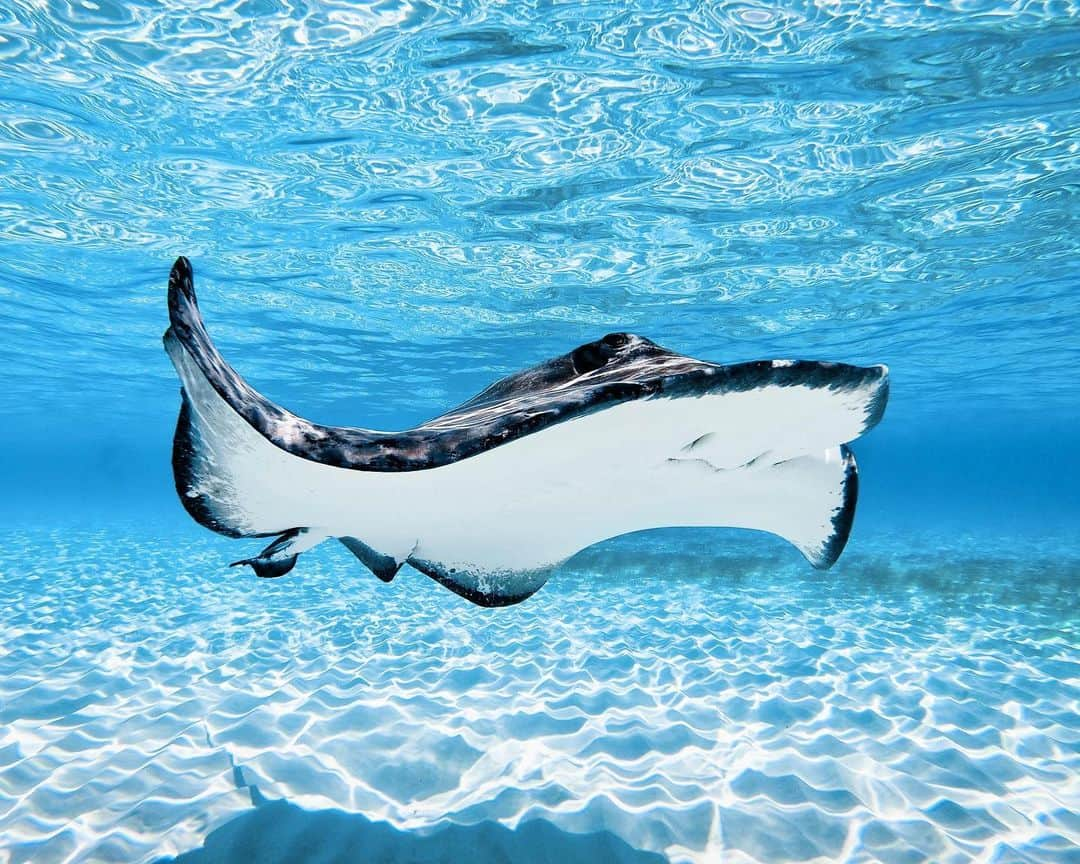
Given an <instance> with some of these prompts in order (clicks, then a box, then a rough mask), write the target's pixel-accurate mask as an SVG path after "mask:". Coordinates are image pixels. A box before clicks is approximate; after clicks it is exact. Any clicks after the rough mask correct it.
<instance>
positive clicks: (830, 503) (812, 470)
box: [165, 258, 888, 606]
mask: <svg viewBox="0 0 1080 864" xmlns="http://www.w3.org/2000/svg"><path fill="white" fill-rule="evenodd" d="M169 319H170V327H169V329H168V330H167V331H166V333H165V348H166V350H167V351H168V354H169V356H170V358H171V359H172V361H173V364H174V366H175V367H176V371H177V373H178V374H179V376H180V380H181V382H182V385H183V387H182V390H181V397H182V404H181V408H180V417H179V421H178V423H177V427H176V436H175V439H174V442H173V471H174V475H175V479H176V489H177V492H178V494H179V496H180V500H181V501H182V502H183V503H184V506H185V507H186V508H187V510H188V512H189V513H190V514H191V516H192V517H193V518H194V519H195V520H196V521H198V522H199V523H201V524H202V525H205V526H206V527H207V528H210V529H212V530H214V531H217V532H219V533H222V534H225V535H227V536H230V537H268V536H273V537H275V539H274V540H273V542H272V543H270V545H269V546H267V547H266V548H265V549H264V550H263V551H262V552H260V553H259V554H258V555H255V556H253V557H251V558H247V559H244V560H242V561H238V562H236V563H237V564H247V565H250V566H251V567H252V568H253V569H254V571H255V572H256V573H257V574H258V575H259V576H281V575H283V574H285V573H287V572H288V571H289V570H291V569H292V567H293V566H294V564H295V563H296V560H297V556H298V555H300V554H301V553H302V552H304V551H305V550H307V549H310V548H311V547H313V546H315V545H316V544H318V543H320V542H322V541H323V540H326V539H328V538H331V537H336V538H338V539H339V540H340V541H341V542H342V543H343V544H344V545H345V546H346V548H348V549H349V550H350V551H351V552H352V553H353V554H354V555H355V556H356V557H357V559H359V560H360V561H361V562H362V563H363V564H364V565H365V566H366V567H368V568H369V569H370V570H371V571H372V572H373V573H375V575H376V576H378V577H379V578H380V579H382V580H384V581H387V582H388V581H390V580H391V579H392V578H393V577H394V575H395V574H396V573H397V572H398V570H399V569H400V568H401V567H402V566H403V565H404V564H405V563H408V564H410V565H412V566H413V567H415V568H417V569H418V570H420V571H421V572H423V573H426V574H427V575H429V576H431V577H432V578H434V579H436V580H438V581H439V582H441V583H442V584H443V585H445V586H447V587H448V588H450V589H451V590H453V591H455V592H456V593H458V594H460V595H461V596H463V597H466V598H467V599H469V600H471V601H473V602H474V603H478V604H480V605H484V606H505V605H509V604H512V603H517V602H520V601H521V600H524V599H525V598H526V597H528V596H529V595H531V594H532V593H534V592H535V591H536V590H538V589H539V588H540V587H541V586H542V585H543V584H544V582H545V581H546V579H547V576H548V574H549V572H550V570H551V568H552V567H553V566H555V565H557V564H558V563H560V562H561V561H563V560H565V559H566V558H568V557H570V556H571V555H573V554H574V553H575V552H577V551H578V550H580V549H582V548H585V547H586V546H589V545H592V544H593V543H596V542H598V541H600V540H603V539H605V538H608V537H613V536H617V535H619V534H624V533H627V532H630V531H638V530H642V529H645V528H654V527H662V526H730V527H739V528H752V529H758V530H762V531H768V532H771V533H774V534H777V535H779V536H781V537H784V538H785V539H787V540H788V541H790V542H791V543H792V544H793V545H795V546H796V547H797V548H798V549H799V551H801V552H802V554H803V555H804V556H805V557H806V558H807V559H808V560H809V561H810V563H811V564H813V565H814V566H815V567H819V568H827V567H830V566H832V564H833V563H835V561H836V560H837V558H839V556H840V553H841V552H842V551H843V549H844V546H845V544H846V543H847V540H848V536H849V534H850V532H851V526H852V520H853V518H854V515H855V502H856V498H857V494H858V474H857V469H856V465H855V457H854V455H853V454H852V452H851V450H850V449H849V448H848V447H847V446H846V443H847V442H850V441H852V440H854V439H855V438H857V437H859V436H860V435H861V434H863V433H864V432H865V431H867V430H868V429H870V428H871V427H873V426H874V425H875V424H876V423H877V422H878V421H879V420H880V419H881V416H882V414H883V413H884V410H885V403H886V401H887V399H888V370H887V369H886V368H885V367H884V366H870V367H859V366H849V365H846V364H843V363H824V362H816V361H805V360H764V361H756V362H751V363H736V364H731V365H717V364H713V363H706V362H703V361H700V360H694V359H692V358H690V357H684V356H682V355H681V354H676V353H674V352H672V351H668V350H667V349H665V348H661V347H660V346H659V345H656V344H655V343H653V342H650V341H649V340H648V339H644V338H642V337H640V336H635V335H633V334H629V333H612V334H609V335H607V336H604V337H603V338H602V339H598V340H597V341H595V342H589V343H587V344H585V345H582V346H580V347H578V348H575V349H574V350H573V351H571V352H570V353H569V354H564V355H563V356H561V357H556V358H554V359H552V360H549V361H547V362H545V363H541V364H540V365H538V366H535V367H533V368H531V369H526V370H525V371H523V372H518V373H517V374H515V375H511V376H509V377H507V378H504V379H502V380H501V381H498V382H496V383H494V384H492V385H491V386H490V387H488V388H487V389H486V390H484V391H483V392H482V393H480V394H479V395H477V396H476V397H474V398H473V399H470V400H469V401H468V402H466V403H464V404H463V405H460V406H458V407H457V408H454V409H453V410H451V411H449V412H447V413H446V414H442V415H440V416H438V417H436V418H434V419H433V420H430V421H428V422H427V423H424V424H423V425H421V426H417V427H416V428H414V429H409V430H406V431H402V432H378V431H374V430H370V429H360V428H352V427H339V426H323V425H319V424H317V423H312V422H310V421H308V420H305V419H303V418H302V417H298V416H296V415H295V414H292V413H290V412H289V411H287V410H285V409H284V408H281V407H280V406H278V405H275V404H274V403H273V402H271V401H270V400H269V399H267V398H266V397H265V396H263V395H261V394H260V393H257V392H256V391H255V390H254V389H252V388H251V387H250V386H249V385H248V384H247V382H245V381H244V379H243V378H241V377H240V376H239V375H238V374H237V373H236V372H235V371H234V370H233V369H232V367H231V366H229V365H228V364H227V363H226V362H225V360H224V359H223V358H222V357H221V355H220V354H219V353H218V351H217V349H216V348H215V347H214V345H213V343H212V342H211V341H210V337H209V335H208V333H207V331H206V328H205V326H204V324H203V320H202V315H201V314H200V312H199V307H198V304H197V302H196V298H195V288H194V281H193V274H192V269H191V264H190V263H189V262H188V260H187V259H186V258H180V259H178V260H177V261H176V264H175V265H174V266H173V269H172V273H171V274H170V277H169Z"/></svg>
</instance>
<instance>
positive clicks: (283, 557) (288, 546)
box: [229, 528, 327, 579]
mask: <svg viewBox="0 0 1080 864" xmlns="http://www.w3.org/2000/svg"><path fill="white" fill-rule="evenodd" d="M326 537H327V535H326V534H324V533H321V532H318V531H313V530H312V529H310V528H292V529H290V530H288V531H286V532H284V533H283V534H280V535H278V537H277V538H275V539H274V542H273V543H271V544H270V545H269V546H267V547H266V548H265V549H263V550H262V552H260V553H259V554H258V555H256V556H255V557H254V558H244V559H242V560H240V561H233V562H232V563H231V564H230V565H229V566H230V567H239V566H241V565H243V564H246V565H248V566H249V567H250V568H251V569H252V570H254V571H255V575H256V576H258V577H259V578H261V579H276V578H277V577H278V576H284V575H285V574H286V573H288V572H289V571H290V570H292V568H293V567H294V566H296V559H297V558H299V557H300V553H301V552H306V551H307V550H308V549H311V548H312V547H313V546H316V545H318V544H319V543H321V542H322V541H323V540H325V539H326Z"/></svg>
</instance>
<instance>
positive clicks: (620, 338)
mask: <svg viewBox="0 0 1080 864" xmlns="http://www.w3.org/2000/svg"><path fill="white" fill-rule="evenodd" d="M600 341H601V342H603V343H604V344H605V345H610V346H611V347H612V348H622V347H623V345H625V344H626V343H627V342H629V341H630V334H628V333H608V334H607V336H605V337H604V338H603V339H601V340H600Z"/></svg>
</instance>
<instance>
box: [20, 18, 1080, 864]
mask: <svg viewBox="0 0 1080 864" xmlns="http://www.w3.org/2000/svg"><path fill="white" fill-rule="evenodd" d="M1078 22H1080V7H1077V6H1076V4H1075V3H1071V2H1062V3H1057V2H1045V3H1042V2H1026V3H1025V2H1019V3H1016V4H1012V5H1008V6H1007V5H1005V4H998V3H981V2H969V3H959V2H957V3H924V4H906V3H905V4H901V3H876V2H875V3H857V2H851V0H837V2H829V3H824V2H820V3H816V4H809V3H792V4H787V5H786V6H785V7H784V9H783V10H781V9H780V8H779V7H775V6H769V5H765V4H759V3H750V2H737V3H728V2H718V3H711V4H703V5H698V6H683V5H676V4H663V5H652V6H650V5H648V4H634V5H632V6H631V5H628V4H604V3H589V4H588V5H584V4H577V3H575V4H536V3H516V4H507V5H482V4H478V3H475V2H472V0H470V2H467V3H464V4H457V5H451V4H446V3H441V2H439V3H420V2H415V3H409V2H403V3H394V2H386V3H377V4H364V5H354V4H351V3H344V2H320V3H315V2H301V0H293V2H287V3H286V2H199V0H193V2H191V3H185V4H179V3H176V4H172V5H166V4H158V3H150V2H123V3H120V2H113V0H93V2H71V3H68V2H56V0H37V2H31V0H9V2H6V3H4V4H0V237H2V242H3V246H2V251H3V254H2V255H0V334H2V339H0V363H2V368H3V373H4V376H3V385H4V386H3V387H0V417H2V418H3V422H2V423H0V477H2V478H3V493H4V494H3V495H2V496H0V517H2V519H3V526H4V527H2V528H0V633H3V639H2V640H0V860H2V861H35V862H36V861H44V862H53V861H98V860H110V861H137V860H147V861H151V860H156V859H158V858H161V857H170V856H176V855H180V856H182V857H181V860H183V861H187V862H200V861H201V862H208V861H251V860H257V861H353V860H369V859H370V860H379V861H384V860H385V861H398V860H400V861H424V862H428V861H432V862H434V861H452V860H461V858H463V857H464V858H467V859H471V860H475V861H478V862H488V861H507V860H508V861H514V862H518V861H523V862H532V861H537V862H539V861H559V862H560V864H563V862H571V861H574V862H576V861H581V862H596V861H601V862H602V861H620V862H638V861H641V862H658V861H661V860H663V861H670V862H682V861H720V860H722V861H732V862H754V861H758V862H771V861H832V860H846V861H860V862H862V861H886V862H909V861H912V862H914V861H947V862H962V861H970V860H975V861H992V862H1011V861H1038V862H1043V861H1047V862H1065V861H1068V862H1072V861H1077V860H1080V817H1078V816H1077V813H1078V812H1080V714H1078V710H1080V708H1078V705H1080V659H1078V656H1080V655H1078V650H1077V648H1078V635H1077V634H1078V631H1077V626H1078V620H1080V604H1078V602H1077V599H1076V598H1077V590H1078V587H1080V541H1078V539H1077V538H1078V531H1077V524H1078V520H1080V494H1078V492H1077V489H1078V487H1080V466H1078V460H1077V458H1076V455H1075V454H1076V453H1077V448H1078V445H1080V434H1078V432H1077V427H1076V419H1077V417H1078V416H1080V411H1078V408H1080V404H1078V403H1080V399H1078V390H1077V385H1076V369H1077V368H1078V364H1080V337H1078V336H1077V333H1078V332H1080V299H1078V298H1080V294H1078V291H1080V230H1078V227H1080V226H1078V224H1077V223H1078V218H1077V217H1078V214H1080V206H1078V205H1080V201H1078V189H1080V185H1078V182H1080V81H1078V79H1077V74H1076V71H1077V69H1078V68H1080V64H1078V61H1080V23H1078ZM179 254H185V255H188V256H190V257H191V258H192V259H193V261H194V263H195V266H196V267H197V269H198V272H199V276H200V298H201V300H202V305H203V307H204V312H205V314H206V317H207V321H208V325H209V327H210V329H211V332H212V333H213V334H214V336H215V338H216V340H217V342H218V343H219V345H220V347H221V349H222V352H223V353H224V354H225V356H226V357H227V358H229V359H230V360H231V361H233V363H234V365H235V366H236V367H237V368H238V369H239V370H240V371H241V372H242V374H244V375H245V376H246V377H247V378H248V380H250V381H251V382H252V383H253V384H254V385H255V386H256V387H258V388H259V389H260V390H262V391H263V392H265V393H267V394H268V395H270V396H271V397H272V398H274V399H275V400H276V401H278V402H280V403H282V404H284V405H286V406H288V407H289V408H291V409H293V410H295V411H296V412H298V413H300V414H303V415H305V416H308V417H311V418H313V419H315V420H319V421H322V422H328V423H340V424H354V425H366V426H373V427H379V428H394V427H400V426H406V425H411V424H413V423H415V422H418V421H420V420H423V419H425V418H426V417H428V416H431V415H434V414H436V413H439V412H440V411H442V410H443V409H445V408H447V407H449V406H450V405H453V404H456V403H459V402H461V401H463V400H464V399H466V398H468V397H469V396H471V395H473V394H474V393H475V392H476V391H478V390H479V389H481V388H482V387H483V386H485V385H486V384H488V383H490V382H491V381H492V380H493V379H495V378H497V377H499V376H500V375H503V374H506V373H509V372H512V371H515V370H517V369H519V368H521V367H523V366H525V365H528V364H531V363H535V362H537V361H539V360H542V359H544V358H546V357H548V356H552V355H555V354H559V353H563V352H565V351H566V350H569V349H570V348H572V347H574V346H575V345H577V344H579V343H581V342H584V341H587V340H590V339H593V338H596V337H598V336H600V335H602V334H603V333H605V332H608V331H611V330H616V329H627V330H632V331H635V332H638V333H641V334H642V335H645V336H648V337H649V338H652V339H654V340H656V341H658V342H660V343H661V344H663V345H665V346H667V347H670V348H672V349H675V350H678V351H680V352H683V353H687V354H691V355H694V356H698V357H702V358H704V359H709V360H714V361H719V362H725V361H738V360H746V359H758V358H769V357H774V356H775V357H792V356H801V357H807V358H822V359H834V360H842V361H847V362H854V363H878V362H884V363H887V364H889V366H890V367H891V369H892V381H893V390H892V394H893V395H892V401H891V404H890V407H889V411H888V413H887V415H886V418H885V421H884V423H883V424H882V426H880V427H879V428H878V429H877V430H875V431H874V432H873V433H872V434H871V435H870V436H868V437H867V438H866V439H865V440H862V441H860V442H858V444H857V445H856V447H855V449H856V452H857V453H858V456H859V460H860V465H861V468H862V478H861V479H862V493H861V502H860V511H859V515H858V518H857V520H856V525H855V530H854V534H853V537H852V541H851V543H850V545H849V548H848V551H847V552H846V554H845V557H844V558H843V559H842V560H841V562H840V564H839V565H837V567H836V568H834V569H833V570H832V571H830V572H828V573H827V574H819V573H815V572H812V571H809V570H808V569H807V568H806V567H805V565H804V564H803V563H802V561H801V559H799V557H798V555H797V554H796V553H794V552H793V551H792V550H790V549H789V548H787V547H785V546H784V545H783V544H782V543H781V542H780V541H776V540H774V539H772V538H768V537H755V536H753V535H751V534H739V533H731V532H723V531H708V532H704V531H697V532H691V531H664V532H656V533H650V534H643V535H638V536H635V537H632V538H624V539H621V540H617V541H612V542H609V543H606V544H603V545H601V546H599V547H596V548H594V549H592V550H589V551H587V552H585V553H583V554H582V555H581V556H579V557H578V558H576V559H574V560H572V561H571V562H570V563H569V564H568V565H566V566H565V567H564V568H563V570H562V571H561V572H560V573H559V574H557V575H556V576H555V577H554V578H553V579H552V580H551V582H549V584H548V585H547V586H546V587H545V588H544V590H543V591H541V592H540V593H539V594H537V595H536V596H535V597H533V598H532V599H531V600H529V601H528V602H527V603H525V604H523V605H522V606H520V607H514V608H512V609H506V610H499V611H495V612H492V611H484V610H479V609H474V608H472V607H470V606H467V605H466V604H464V602H463V601H460V600H458V599H457V598H455V597H453V596H452V595H449V594H447V593H446V592H444V591H443V590H442V589H440V588H439V587H438V586H436V585H434V584H433V583H431V582H430V581H429V580H427V579H425V578H423V577H421V576H420V575H419V574H417V573H413V572H403V574H402V575H401V576H400V577H399V578H398V579H397V580H396V581H395V582H394V583H393V584H392V585H389V586H384V585H382V584H381V583H378V582H377V581H376V580H374V579H373V578H371V577H370V575H369V574H366V573H364V572H361V571H360V570H359V568H358V567H357V565H356V564H355V562H353V561H351V559H348V558H347V556H346V555H345V554H344V553H341V552H338V551H336V550H331V549H319V550H317V551H316V552H314V553H311V554H310V555H309V556H308V557H310V561H305V566H304V568H303V572H300V569H299V568H298V570H297V571H296V572H295V573H294V574H290V576H289V577H287V578H283V579H279V580H274V581H271V582H262V581H257V580H254V579H252V578H248V577H238V576H236V575H235V571H228V570H226V569H225V567H224V564H226V563H227V562H228V561H231V560H234V559H235V558H237V557H239V554H238V550H240V549H243V550H244V551H245V552H246V549H247V546H246V545H245V544H244V543H243V542H236V541H227V540H224V539H222V538H219V537H216V536H212V535H210V534H209V533H208V532H205V531H203V530H201V529H199V528H197V526H194V525H192V524H191V523H190V522H189V520H188V519H187V517H186V515H185V514H184V512H183V511H182V509H181V508H180V506H179V504H178V502H177V501H176V500H175V495H174V493H173V490H172V481H171V477H170V471H169V445H170V439H171V433H172V425H173V423H174V422H175V415H176V410H177V407H178V396H177V382H176V380H175V377H174V374H173V372H172V369H171V367H170V366H169V364H168V361H167V359H166V358H165V355H164V353H163V352H162V350H161V344H160V336H161V332H162V331H163V329H164V327H165V325H166V318H167V316H166V312H165V307H164V283H165V278H166V276H167V273H168V267H169V265H170V263H171V261H172V260H173V259H174V258H175V257H176V256H177V255H179Z"/></svg>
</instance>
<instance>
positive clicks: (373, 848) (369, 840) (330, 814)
mask: <svg viewBox="0 0 1080 864" xmlns="http://www.w3.org/2000/svg"><path fill="white" fill-rule="evenodd" d="M166 861H170V862H172V864H241V862H242V864H314V862H317V864H346V862H348V864H396V862H407V864H451V862H455V864H456V862H465V864H666V861H667V859H666V858H664V857H663V856H662V855H658V854H657V853H655V852H644V851H641V850H639V849H634V848H633V847H632V846H630V845H629V844H627V843H626V842H625V841H623V840H621V839H619V838H618V837H616V836H615V835H614V834H612V833H611V832H609V831H599V832H596V833H593V834H571V833H569V832H566V831H563V830H562V829H560V828H557V827H556V826H555V825H553V824H551V823H550V822H547V821H545V820H543V819H536V820H533V821H530V822H525V823H522V824H521V825H519V826H518V828H517V829H516V830H511V829H509V828H506V827H504V826H502V825H500V824H498V823H496V822H482V823H480V824H478V825H449V826H447V827H446V828H442V829H440V830H439V831H436V832H435V833H432V834H428V835H425V836H419V835H417V834H412V833H409V832H407V831H399V830H397V829H396V828H394V827H393V826H391V825H388V824H386V823H385V822H372V821H370V820H369V819H367V818H365V817H364V816H361V815H359V814H354V813H344V812H342V811H340V810H321V811H316V812H311V811H307V810H302V809H300V808H299V807H297V806H295V805H294V804H289V803H288V802H286V801H272V802H266V803H264V804H261V805H260V806H258V807H256V808H255V809H253V810H250V811H248V812H246V813H244V814H243V815H242V816H238V817H237V818H236V819H233V820H232V821H231V822H228V823H226V824H225V825H222V826H221V827H220V828H218V829H217V830H215V831H213V832H211V833H210V834H209V835H208V836H207V838H206V841H205V842H204V843H203V846H202V848H200V849H194V850H192V851H190V852H185V853H184V854H183V855H180V856H178V857H177V858H172V859H162V861H159V862H158V864H165V862H166Z"/></svg>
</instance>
